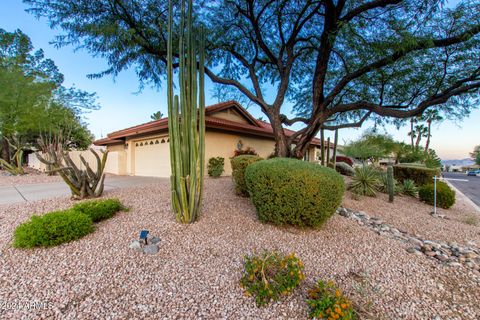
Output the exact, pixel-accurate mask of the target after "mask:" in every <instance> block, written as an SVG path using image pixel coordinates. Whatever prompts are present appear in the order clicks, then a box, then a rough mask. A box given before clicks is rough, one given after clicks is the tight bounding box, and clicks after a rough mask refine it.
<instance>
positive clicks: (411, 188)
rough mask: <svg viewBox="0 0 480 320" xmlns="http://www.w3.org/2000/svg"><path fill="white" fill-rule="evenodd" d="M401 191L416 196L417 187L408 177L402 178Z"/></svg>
mask: <svg viewBox="0 0 480 320" xmlns="http://www.w3.org/2000/svg"><path fill="white" fill-rule="evenodd" d="M402 193H403V194H405V195H407V196H412V197H416V196H417V194H418V188H417V186H416V185H415V182H414V181H413V180H410V179H406V180H404V181H403V185H402Z"/></svg>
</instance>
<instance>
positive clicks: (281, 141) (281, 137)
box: [269, 115, 291, 158]
mask: <svg viewBox="0 0 480 320" xmlns="http://www.w3.org/2000/svg"><path fill="white" fill-rule="evenodd" d="M269 118H270V123H271V125H272V129H273V134H274V135H275V155H276V156H277V157H282V158H288V157H290V156H291V150H290V146H289V144H288V141H287V137H286V136H285V132H284V131H283V127H282V122H281V121H280V117H279V116H275V115H274V116H273V117H269Z"/></svg>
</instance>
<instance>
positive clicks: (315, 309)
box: [307, 280, 356, 320]
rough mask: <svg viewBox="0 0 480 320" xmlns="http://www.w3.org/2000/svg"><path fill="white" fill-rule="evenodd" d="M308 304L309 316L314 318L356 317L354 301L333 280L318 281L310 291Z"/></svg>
mask: <svg viewBox="0 0 480 320" xmlns="http://www.w3.org/2000/svg"><path fill="white" fill-rule="evenodd" d="M307 305H308V307H309V309H310V312H309V316H310V318H313V319H339V320H352V319H356V315H355V311H354V310H353V307H352V302H351V301H350V300H349V299H348V298H347V297H345V296H344V295H343V293H342V291H341V290H340V289H339V288H338V287H337V286H336V285H335V283H334V282H333V281H328V282H324V281H322V280H320V281H318V282H317V284H316V285H315V287H314V288H313V289H311V290H309V291H308V299H307Z"/></svg>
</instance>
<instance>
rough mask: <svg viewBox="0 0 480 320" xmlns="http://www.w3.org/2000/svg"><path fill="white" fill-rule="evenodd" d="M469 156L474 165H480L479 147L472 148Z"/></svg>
mask: <svg viewBox="0 0 480 320" xmlns="http://www.w3.org/2000/svg"><path fill="white" fill-rule="evenodd" d="M470 156H471V157H472V159H473V161H475V164H478V165H480V145H478V146H475V148H473V152H472V153H470Z"/></svg>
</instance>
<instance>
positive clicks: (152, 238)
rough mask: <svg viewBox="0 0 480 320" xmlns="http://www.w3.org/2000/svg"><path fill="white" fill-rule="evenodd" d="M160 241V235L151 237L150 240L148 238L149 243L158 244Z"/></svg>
mask: <svg viewBox="0 0 480 320" xmlns="http://www.w3.org/2000/svg"><path fill="white" fill-rule="evenodd" d="M159 242H160V238H158V237H151V238H150V239H149V240H148V243H151V244H157V243H159Z"/></svg>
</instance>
